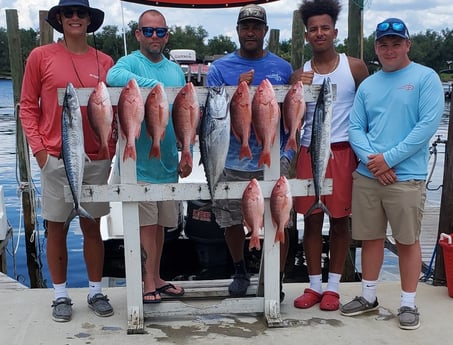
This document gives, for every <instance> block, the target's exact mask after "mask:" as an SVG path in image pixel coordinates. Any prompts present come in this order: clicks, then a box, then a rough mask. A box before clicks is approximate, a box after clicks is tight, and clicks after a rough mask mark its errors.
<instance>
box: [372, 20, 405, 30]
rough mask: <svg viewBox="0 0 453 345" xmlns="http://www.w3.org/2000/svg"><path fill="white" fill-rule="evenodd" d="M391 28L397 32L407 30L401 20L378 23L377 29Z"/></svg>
mask: <svg viewBox="0 0 453 345" xmlns="http://www.w3.org/2000/svg"><path fill="white" fill-rule="evenodd" d="M390 28H391V29H392V30H393V31H396V32H404V31H405V30H406V26H405V25H404V24H403V23H401V22H393V23H389V22H383V23H380V24H378V25H377V31H381V32H384V31H387V30H389V29H390Z"/></svg>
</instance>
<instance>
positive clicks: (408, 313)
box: [398, 307, 420, 329]
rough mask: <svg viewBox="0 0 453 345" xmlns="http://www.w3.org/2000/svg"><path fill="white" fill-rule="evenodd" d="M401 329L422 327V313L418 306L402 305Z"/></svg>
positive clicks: (400, 313) (400, 314)
mask: <svg viewBox="0 0 453 345" xmlns="http://www.w3.org/2000/svg"><path fill="white" fill-rule="evenodd" d="M398 319H399V321H400V328H401V329H417V328H418V327H420V314H419V312H418V309H417V307H415V308H411V307H401V308H399V309H398Z"/></svg>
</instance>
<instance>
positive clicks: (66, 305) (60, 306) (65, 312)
mask: <svg viewBox="0 0 453 345" xmlns="http://www.w3.org/2000/svg"><path fill="white" fill-rule="evenodd" d="M52 308H53V311H52V319H53V320H54V321H56V322H68V321H71V318H72V303H71V299H70V298H68V297H60V298H57V299H56V300H55V301H52Z"/></svg>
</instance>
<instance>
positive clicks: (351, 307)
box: [340, 296, 379, 316]
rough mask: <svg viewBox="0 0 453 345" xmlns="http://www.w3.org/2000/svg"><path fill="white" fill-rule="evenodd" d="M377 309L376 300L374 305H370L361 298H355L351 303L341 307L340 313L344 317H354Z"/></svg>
mask: <svg viewBox="0 0 453 345" xmlns="http://www.w3.org/2000/svg"><path fill="white" fill-rule="evenodd" d="M378 308H379V303H378V300H377V298H376V300H375V301H374V303H370V302H368V301H367V300H366V299H365V298H363V297H362V296H360V297H359V296H356V297H355V298H354V299H353V300H352V301H351V302H349V303H346V304H345V305H342V306H341V308H340V313H341V315H344V316H355V315H360V314H364V313H368V312H370V311H373V310H377V309H378Z"/></svg>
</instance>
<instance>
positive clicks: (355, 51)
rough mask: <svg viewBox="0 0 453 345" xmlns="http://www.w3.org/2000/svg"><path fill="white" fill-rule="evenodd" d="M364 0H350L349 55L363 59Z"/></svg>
mask: <svg viewBox="0 0 453 345" xmlns="http://www.w3.org/2000/svg"><path fill="white" fill-rule="evenodd" d="M362 26H363V0H349V11H348V45H347V46H348V55H349V56H354V57H356V58H360V59H363V39H362V38H363V37H362V33H363V29H362Z"/></svg>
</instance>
